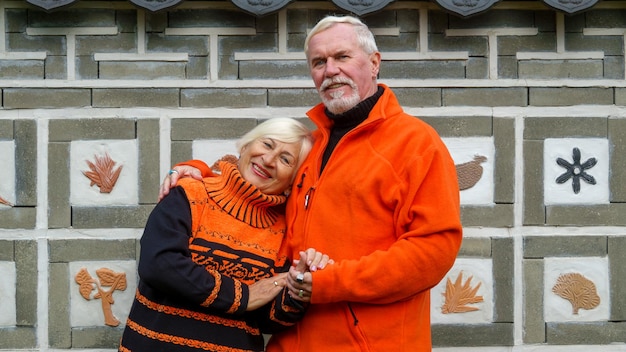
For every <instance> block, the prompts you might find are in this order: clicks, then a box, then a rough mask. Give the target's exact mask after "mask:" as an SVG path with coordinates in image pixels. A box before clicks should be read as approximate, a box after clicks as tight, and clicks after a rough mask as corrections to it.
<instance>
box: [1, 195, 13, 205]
mask: <svg viewBox="0 0 626 352" xmlns="http://www.w3.org/2000/svg"><path fill="white" fill-rule="evenodd" d="M0 204H4V205H8V206H10V207H12V206H13V204H11V202H9V201H8V200H6V199H4V198H2V197H1V196H0Z"/></svg>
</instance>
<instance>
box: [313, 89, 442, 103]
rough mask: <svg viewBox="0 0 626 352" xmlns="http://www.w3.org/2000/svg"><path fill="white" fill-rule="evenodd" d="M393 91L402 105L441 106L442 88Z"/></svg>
mask: <svg viewBox="0 0 626 352" xmlns="http://www.w3.org/2000/svg"><path fill="white" fill-rule="evenodd" d="M393 93H394V94H395V95H396V98H398V101H399V102H400V105H402V106H415V107H430V106H441V88H394V89H393ZM318 101H319V98H318Z"/></svg>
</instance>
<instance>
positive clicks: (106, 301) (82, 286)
mask: <svg viewBox="0 0 626 352" xmlns="http://www.w3.org/2000/svg"><path fill="white" fill-rule="evenodd" d="M96 275H97V276H98V280H96V279H94V278H93V277H92V276H91V275H90V274H89V272H88V271H87V269H85V268H82V269H81V270H80V271H79V272H78V273H77V274H76V276H75V277H74V279H75V280H76V283H77V284H78V285H79V288H78V290H79V292H80V295H81V296H83V298H84V299H86V300H88V301H90V300H91V299H100V303H101V304H102V312H103V313H104V324H106V325H108V326H118V325H120V321H119V320H118V319H117V318H116V317H115V316H114V315H113V311H112V310H111V305H112V304H113V303H115V301H114V300H113V292H114V291H115V290H120V291H124V290H126V273H118V272H115V271H113V270H111V269H108V268H100V269H98V270H96ZM103 287H109V288H110V289H109V290H108V291H107V290H104V289H103ZM94 290H95V291H96V294H95V295H94V296H93V297H92V296H91V293H92V292H93V291H94Z"/></svg>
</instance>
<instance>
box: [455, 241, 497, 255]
mask: <svg viewBox="0 0 626 352" xmlns="http://www.w3.org/2000/svg"><path fill="white" fill-rule="evenodd" d="M458 257H478V258H491V239H490V238H483V237H467V238H464V239H463V243H462V244H461V249H460V250H459V254H458Z"/></svg>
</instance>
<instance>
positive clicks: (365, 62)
mask: <svg viewBox="0 0 626 352" xmlns="http://www.w3.org/2000/svg"><path fill="white" fill-rule="evenodd" d="M307 60H308V63H309V68H310V70H311V77H312V78H313V82H314V83H315V87H316V88H317V90H318V92H319V94H320V97H321V98H322V101H323V102H324V105H325V106H326V108H328V110H329V111H330V112H332V113H335V114H339V113H343V112H346V111H348V110H350V109H351V108H353V107H354V106H355V105H357V104H358V103H359V102H361V101H363V100H365V99H366V98H368V97H370V96H371V95H373V94H374V93H376V90H377V89H378V88H377V85H376V76H377V75H378V70H379V68H380V53H378V52H377V51H375V52H373V53H372V54H368V53H366V52H365V51H364V50H363V48H362V47H361V46H360V45H359V42H358V40H357V35H356V32H355V30H354V27H353V26H352V25H350V24H347V23H337V24H335V25H333V26H332V27H330V28H328V29H325V30H323V31H321V32H319V33H317V34H315V35H314V36H313V37H311V38H310V40H309V43H308V50H307Z"/></svg>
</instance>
